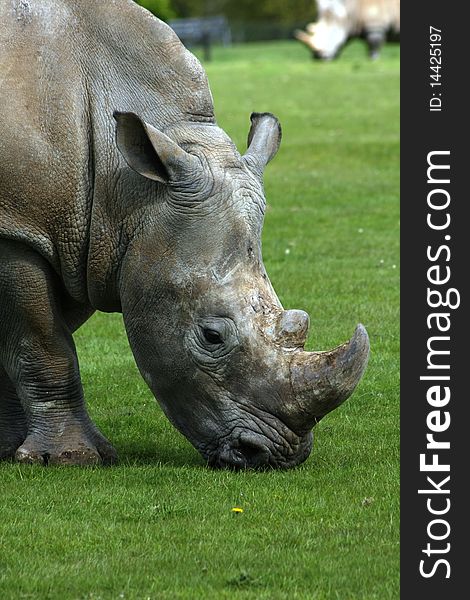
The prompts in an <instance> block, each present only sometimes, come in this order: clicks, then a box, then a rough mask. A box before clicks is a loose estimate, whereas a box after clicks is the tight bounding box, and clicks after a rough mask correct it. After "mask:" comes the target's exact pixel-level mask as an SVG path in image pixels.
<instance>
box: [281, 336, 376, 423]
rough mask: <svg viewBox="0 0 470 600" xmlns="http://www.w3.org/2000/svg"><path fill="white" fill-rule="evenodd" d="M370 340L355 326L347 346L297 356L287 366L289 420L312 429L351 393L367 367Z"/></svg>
mask: <svg viewBox="0 0 470 600" xmlns="http://www.w3.org/2000/svg"><path fill="white" fill-rule="evenodd" d="M368 357H369V336H368V335H367V331H366V330H365V328H364V327H363V326H362V325H358V326H357V328H356V331H355V332H354V335H353V337H352V338H351V339H350V341H349V342H346V343H345V344H343V345H341V346H338V347H337V348H335V349H333V350H329V351H328V352H299V353H296V354H295V355H294V356H293V359H292V362H291V366H290V377H291V384H292V388H293V393H294V400H293V402H292V404H291V405H290V407H289V409H290V412H291V415H290V417H291V418H292V420H293V421H294V422H295V423H298V424H299V427H298V429H300V430H302V429H305V431H307V430H309V429H311V428H312V427H313V426H314V425H315V423H317V422H318V421H319V420H320V419H321V418H322V417H324V416H325V415H326V414H327V413H329V412H330V411H332V410H334V409H335V408H337V407H338V406H339V405H340V404H342V403H343V402H344V401H345V400H346V399H347V398H349V396H350V395H351V394H352V392H353V391H354V388H355V387H356V385H357V384H358V383H359V380H360V379H361V376H362V374H363V373H364V370H365V368H366V365H367V360H368Z"/></svg>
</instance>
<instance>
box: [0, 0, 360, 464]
mask: <svg viewBox="0 0 470 600" xmlns="http://www.w3.org/2000/svg"><path fill="white" fill-rule="evenodd" d="M0 21H1V23H2V27H1V29H0V49H1V54H0V57H1V67H0V69H1V70H0V72H1V82H2V83H1V88H0V105H1V107H2V118H1V125H0V128H1V131H0V456H1V457H2V458H6V457H9V458H13V457H14V458H15V459H16V460H17V461H19V462H26V463H39V464H75V465H90V464H91V465H93V464H110V463H113V462H114V461H115V460H116V452H115V450H114V448H113V447H112V445H111V444H110V443H109V442H108V441H107V440H106V439H105V437H104V436H103V435H102V433H101V432H100V431H99V430H98V428H97V427H96V426H95V424H94V423H93V422H92V421H91V419H90V417H89V416H88V413H87V411H86V407H85V403H84V397H83V390H82V384H81V382H80V374H79V367H78V361H77V355H76V350H75V346H74V341H73V337H72V334H73V333H74V331H75V330H76V329H77V328H78V327H79V326H80V325H81V324H82V323H84V322H85V321H86V320H87V319H88V318H89V317H90V316H91V315H92V313H93V312H94V311H105V312H122V315H123V320H124V324H125V328H126V332H127V336H128V339H129V342H130V346H131V348H132V351H133V354H134V357H135V360H136V363H137V365H138V368H139V370H140V372H141V374H142V376H143V378H144V380H145V381H146V383H147V384H148V386H149V387H150V388H151V390H152V392H153V393H154V395H155V396H156V398H157V399H158V401H159V403H160V405H161V406H162V408H163V411H164V412H165V414H166V415H167V416H168V418H169V419H170V421H171V422H172V423H173V424H174V425H175V426H176V428H177V429H179V431H180V432H182V433H183V434H184V435H185V436H186V437H187V438H188V439H189V441H190V442H191V443H192V444H193V445H194V446H195V448H196V449H197V450H198V451H199V452H200V453H201V454H202V456H203V457H204V459H205V460H206V462H207V464H208V465H209V466H213V467H220V468H233V469H239V468H267V467H275V468H287V467H292V466H295V465H297V464H299V463H300V462H302V461H303V460H305V459H306V458H307V456H308V455H309V453H310V450H311V447H312V431H311V430H312V428H313V426H314V425H315V424H316V423H317V422H318V421H319V420H320V419H321V418H322V417H323V416H324V415H326V414H327V413H328V412H330V411H331V410H333V409H334V408H336V407H337V406H339V405H340V404H341V403H342V402H343V401H344V400H345V399H346V398H347V397H348V396H350V394H351V393H352V391H353V389H354V388H355V386H356V384H357V383H358V381H359V379H360V378H361V375H362V373H363V371H364V368H365V365H366V361H367V357H368V352H369V341H368V337H367V333H366V331H365V329H364V327H363V326H361V325H359V326H358V327H357V328H356V331H355V333H354V335H353V336H352V338H351V339H350V341H349V342H347V343H345V344H343V345H340V346H338V347H337V348H335V349H333V350H330V351H327V352H306V351H305V350H304V344H305V340H306V336H307V330H308V327H309V317H308V315H307V314H306V313H305V312H304V311H302V310H285V309H284V308H283V307H282V306H281V303H280V301H279V299H278V297H277V296H276V294H275V292H274V290H273V288H272V286H271V283H270V281H269V279H268V276H267V274H266V271H265V268H264V266H263V262H262V257H261V242H260V237H261V229H262V224H263V216H264V212H265V205H266V204H265V197H264V194H263V170H264V168H265V166H266V164H267V163H268V162H269V161H270V160H271V159H272V158H273V157H274V155H275V154H276V152H277V150H278V147H279V143H280V141H281V128H280V125H279V122H278V120H277V118H276V117H275V116H273V115H272V114H270V113H263V112H261V113H253V114H252V115H251V126H250V129H249V133H248V147H247V150H246V152H245V153H244V154H243V155H240V154H239V152H238V151H237V149H236V147H235V145H234V144H233V142H232V141H231V140H230V138H229V137H228V136H227V135H226V133H224V131H223V130H222V129H220V128H219V127H218V126H217V124H216V120H215V117H214V110H213V103H212V97H211V93H210V90H209V86H208V82H207V78H206V74H205V72H204V70H203V68H202V66H201V64H200V63H199V62H198V60H197V59H196V58H195V57H194V56H193V55H192V54H191V53H190V52H188V51H187V50H186V49H185V48H184V46H183V45H182V44H181V42H180V41H179V39H178V38H177V37H176V35H175V34H174V33H173V32H172V30H171V29H170V28H169V27H168V26H167V25H166V24H164V23H163V22H161V21H159V20H158V19H156V18H155V17H153V16H152V15H151V14H150V13H149V12H147V11H145V10H144V9H142V8H141V7H139V6H138V5H136V4H135V3H134V2H132V1H131V0H110V1H109V2H95V1H94V0H13V1H9V2H2V3H1V4H0ZM126 401H127V400H126Z"/></svg>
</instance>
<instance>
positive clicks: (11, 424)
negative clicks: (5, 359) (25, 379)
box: [0, 366, 28, 460]
mask: <svg viewBox="0 0 470 600" xmlns="http://www.w3.org/2000/svg"><path fill="white" fill-rule="evenodd" d="M27 427H28V426H27V422H26V415H25V412H24V410H23V407H22V406H21V402H20V399H19V398H18V396H17V394H16V392H15V388H14V386H13V384H12V383H11V381H10V379H9V377H8V376H7V374H6V372H5V370H4V369H2V367H1V366H0V460H2V459H5V458H12V457H13V456H14V455H15V452H16V449H17V448H18V447H19V446H21V444H22V443H23V442H24V440H25V438H26V434H27Z"/></svg>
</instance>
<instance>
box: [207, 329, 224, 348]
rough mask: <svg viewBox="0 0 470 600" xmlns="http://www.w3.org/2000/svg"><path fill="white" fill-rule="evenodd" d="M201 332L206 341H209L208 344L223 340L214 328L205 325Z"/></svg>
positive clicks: (218, 342)
mask: <svg viewBox="0 0 470 600" xmlns="http://www.w3.org/2000/svg"><path fill="white" fill-rule="evenodd" d="M202 333H203V335H204V338H205V339H206V341H207V342H209V344H221V343H222V342H223V340H222V338H221V336H220V333H219V332H218V331H215V329H209V328H207V327H204V329H203V330H202Z"/></svg>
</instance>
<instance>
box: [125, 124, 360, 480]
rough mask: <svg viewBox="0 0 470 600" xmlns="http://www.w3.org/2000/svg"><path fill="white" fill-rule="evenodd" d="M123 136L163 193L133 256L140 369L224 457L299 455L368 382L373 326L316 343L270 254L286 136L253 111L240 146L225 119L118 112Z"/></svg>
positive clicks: (130, 294) (238, 460)
mask: <svg viewBox="0 0 470 600" xmlns="http://www.w3.org/2000/svg"><path fill="white" fill-rule="evenodd" d="M115 118H116V120H117V138H116V139H117V145H118V147H119V149H120V151H121V153H122V155H123V156H124V158H125V159H126V161H127V163H128V165H129V166H130V167H132V169H133V170H134V171H137V172H138V173H140V174H141V175H142V176H144V177H145V178H146V179H147V182H146V183H145V185H146V186H147V188H146V189H147V191H148V193H149V197H150V198H151V200H150V201H147V205H150V208H149V207H147V212H146V213H145V218H144V219H143V223H144V225H142V222H141V224H140V225H139V227H136V231H135V234H134V236H133V239H132V241H131V242H130V243H129V245H128V250H127V253H126V257H125V259H124V262H123V265H122V269H121V300H122V311H123V316H124V321H125V324H126V329H127V332H128V336H129V340H130V344H131V347H132V349H133V352H134V355H135V358H136V361H137V364H138V366H139V369H140V371H141V373H142V375H143V377H144V379H145V380H146V381H147V383H148V385H149V386H150V388H151V389H152V391H153V392H154V394H155V396H156V397H157V398H158V400H159V402H160V404H161V406H162V408H163V410H164V411H165V413H166V415H167V416H168V417H169V419H170V420H171V421H172V422H173V424H174V425H175V426H176V427H177V428H178V429H179V430H180V431H181V432H182V433H183V434H184V435H185V436H186V437H187V438H188V439H189V440H190V441H191V442H192V444H193V445H194V446H195V447H196V448H197V449H198V450H199V451H200V452H201V454H202V455H203V457H204V458H205V459H206V460H207V461H208V463H209V464H211V465H213V466H218V467H228V468H245V467H266V466H272V467H291V466H294V465H296V464H298V463H300V462H302V461H303V460H305V458H306V457H307V456H308V455H309V453H310V450H311V446H312V433H311V429H312V427H313V426H314V425H315V424H316V423H317V421H318V420H319V419H321V418H322V417H323V416H324V415H325V414H327V413H328V412H329V411H331V410H333V409H334V408H336V407H337V406H339V404H341V403H342V402H343V401H344V400H345V399H346V398H347V397H348V396H349V395H350V394H351V393H352V391H353V389H354V388H355V386H356V384H357V383H358V381H359V379H360V377H361V375H362V373H363V371H364V368H365V365H366V362H367V357H368V351H369V343H368V337H367V333H366V331H365V329H364V328H363V327H362V326H358V328H357V329H356V332H355V334H354V336H353V338H352V339H351V340H350V341H349V342H348V343H346V344H344V345H342V346H339V347H338V348H336V349H334V350H331V351H329V352H305V351H304V349H303V347H304V343H305V340H306V337H307V332H308V326H309V318H308V315H307V314H306V313H305V312H303V311H301V310H284V309H283V307H282V306H281V303H280V302H279V299H278V298H277V296H276V294H275V292H274V290H273V288H272V286H271V283H270V281H269V279H268V276H267V274H266V271H265V269H264V266H263V262H262V257H261V241H260V240H261V229H262V223H263V216H264V210H265V199H264V193H263V186H262V174H263V169H264V167H265V165H266V164H267V162H268V161H269V160H270V159H271V158H272V157H273V156H274V155H275V153H276V152H277V149H278V147H279V143H280V139H281V130H280V126H279V123H278V121H277V119H276V118H275V117H274V116H273V115H271V114H268V113H263V114H253V115H252V117H251V120H252V124H251V129H250V132H249V136H248V150H247V152H246V153H245V155H244V156H240V154H239V153H238V152H237V150H236V148H235V146H234V145H233V143H232V142H231V141H230V139H229V138H228V137H227V136H226V134H225V133H224V132H223V131H222V130H221V129H219V128H218V127H216V126H215V125H214V124H208V123H193V124H190V125H186V126H184V127H183V126H181V125H179V126H174V127H172V128H170V129H168V130H166V132H165V133H163V132H161V131H159V130H157V129H155V128H154V127H152V126H151V125H149V124H147V123H145V122H143V121H142V120H141V119H140V118H139V117H137V116H136V115H134V114H132V113H116V114H115Z"/></svg>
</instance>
